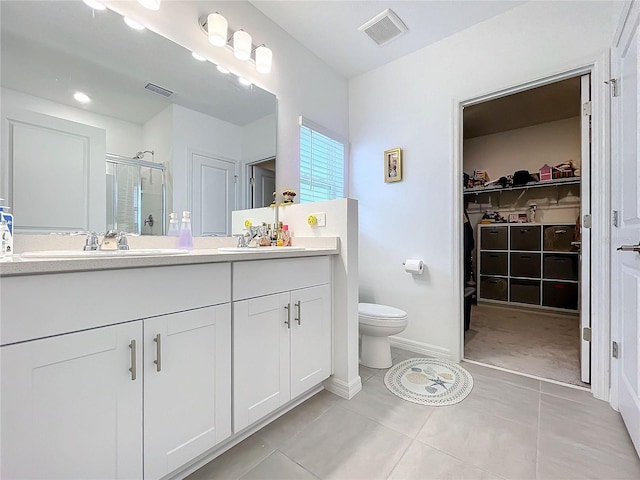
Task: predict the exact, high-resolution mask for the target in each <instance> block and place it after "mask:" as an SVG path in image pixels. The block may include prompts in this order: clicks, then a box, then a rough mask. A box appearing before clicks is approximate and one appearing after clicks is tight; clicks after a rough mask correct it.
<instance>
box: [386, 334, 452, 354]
mask: <svg viewBox="0 0 640 480" xmlns="http://www.w3.org/2000/svg"><path fill="white" fill-rule="evenodd" d="M389 343H390V344H391V345H392V346H394V347H398V348H402V349H404V350H409V351H410V352H414V353H420V354H422V355H429V356H430V357H437V358H444V359H446V360H452V358H453V356H452V355H451V351H450V350H449V349H447V348H442V347H438V346H436V345H429V344H428V343H422V342H416V341H414V340H408V339H406V338H401V337H389Z"/></svg>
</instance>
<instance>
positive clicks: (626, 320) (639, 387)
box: [611, 2, 640, 453]
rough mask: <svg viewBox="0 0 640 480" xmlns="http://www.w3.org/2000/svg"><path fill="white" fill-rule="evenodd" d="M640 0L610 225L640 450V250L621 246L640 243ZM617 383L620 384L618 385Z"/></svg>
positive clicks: (624, 51) (621, 339)
mask: <svg viewBox="0 0 640 480" xmlns="http://www.w3.org/2000/svg"><path fill="white" fill-rule="evenodd" d="M639 20H640V2H633V4H632V6H631V9H630V15H629V17H628V18H627V21H626V22H625V28H624V29H623V31H622V36H621V39H620V42H619V43H618V45H616V46H615V49H614V52H613V70H614V78H616V80H617V82H618V86H619V96H617V97H614V98H612V108H613V114H612V120H613V139H612V145H613V146H614V155H613V158H612V169H611V178H612V182H611V185H612V207H613V210H614V212H617V222H616V223H617V226H615V225H614V226H613V227H612V230H611V241H612V252H611V269H612V281H611V284H612V289H611V304H612V312H611V317H612V322H613V333H612V337H613V338H612V339H613V341H614V342H616V343H617V344H618V358H617V360H616V359H615V358H614V359H613V365H612V367H613V374H614V376H615V378H614V380H613V388H616V390H617V392H616V393H617V400H618V402H617V403H618V407H619V410H620V413H621V414H622V418H623V420H624V422H625V425H626V426H627V429H628V430H629V434H630V436H631V439H632V440H633V443H634V445H635V447H636V450H637V451H638V452H639V453H640V365H639V359H638V358H639V355H640V254H639V253H638V250H639V249H640V247H637V248H636V249H635V250H636V251H632V250H631V248H630V249H629V250H628V251H625V250H617V248H618V247H620V246H622V245H628V246H633V245H640V160H639V159H640V133H639V132H640V130H639V129H640V124H639V122H638V118H639V115H640V105H639V100H638V95H639V94H640V85H639V78H638V68H640V45H639V43H640V33H639V31H638V30H639V29H638V22H639ZM616 385H617V387H616Z"/></svg>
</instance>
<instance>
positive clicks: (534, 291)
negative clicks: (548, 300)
mask: <svg viewBox="0 0 640 480" xmlns="http://www.w3.org/2000/svg"><path fill="white" fill-rule="evenodd" d="M509 300H510V301H511V302H518V303H528V304H531V305H540V281H539V280H523V279H519V278H512V279H511V280H510V281H509Z"/></svg>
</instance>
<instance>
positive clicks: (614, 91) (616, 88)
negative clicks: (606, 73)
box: [604, 78, 620, 97]
mask: <svg viewBox="0 0 640 480" xmlns="http://www.w3.org/2000/svg"><path fill="white" fill-rule="evenodd" d="M604 83H606V84H608V85H609V86H610V87H611V96H612V97H619V96H620V85H619V83H618V79H617V78H612V79H610V80H609V81H608V82H604Z"/></svg>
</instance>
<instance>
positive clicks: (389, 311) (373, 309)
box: [358, 303, 407, 319]
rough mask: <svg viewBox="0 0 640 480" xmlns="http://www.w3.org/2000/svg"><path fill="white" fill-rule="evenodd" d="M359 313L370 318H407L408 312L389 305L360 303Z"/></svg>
mask: <svg viewBox="0 0 640 480" xmlns="http://www.w3.org/2000/svg"><path fill="white" fill-rule="evenodd" d="M358 313H359V314H360V315H362V316H365V317H369V318H397V319H400V318H406V316H407V312H405V311H404V310H400V309H399V308H395V307H390V306H388V305H378V304H377V303H359V304H358Z"/></svg>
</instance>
